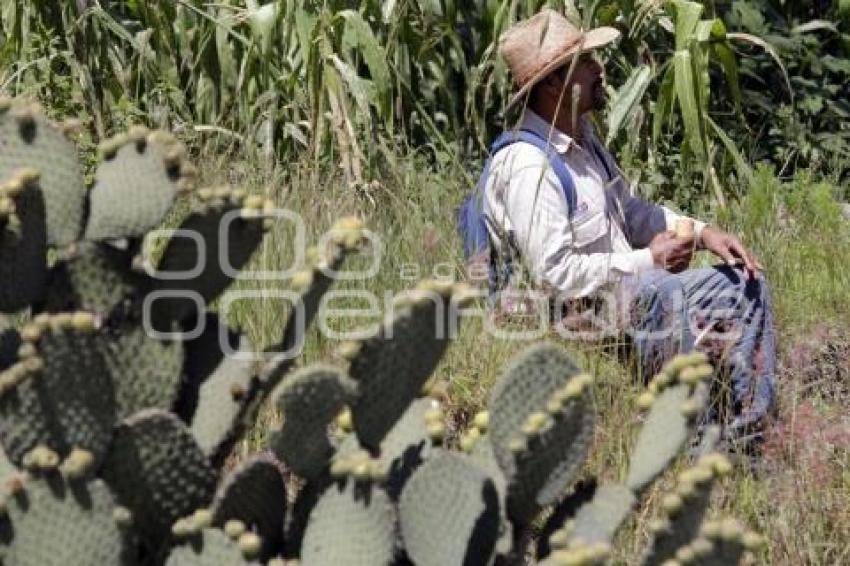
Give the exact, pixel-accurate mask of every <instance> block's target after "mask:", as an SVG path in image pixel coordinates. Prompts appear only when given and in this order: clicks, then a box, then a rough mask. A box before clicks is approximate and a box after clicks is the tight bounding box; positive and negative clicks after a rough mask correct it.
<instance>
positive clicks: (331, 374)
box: [270, 366, 357, 478]
mask: <svg viewBox="0 0 850 566" xmlns="http://www.w3.org/2000/svg"><path fill="white" fill-rule="evenodd" d="M356 391H357V384H356V383H354V382H353V381H352V380H351V379H350V378H349V377H348V376H346V375H345V374H344V373H343V372H341V371H340V370H338V369H336V368H334V367H330V366H310V367H308V368H304V369H303V370H300V371H298V372H297V373H295V374H294V375H292V376H291V377H290V378H288V379H287V380H286V381H284V382H283V383H282V384H281V385H280V387H279V389H278V391H277V393H276V401H275V403H276V404H277V407H278V409H279V410H280V411H281V413H283V426H282V427H281V428H280V430H278V431H276V432H275V433H274V434H273V435H272V438H271V441H270V446H271V448H272V449H273V450H274V451H275V453H277V454H278V456H279V457H280V458H281V459H282V460H283V461H284V462H286V463H287V465H289V466H290V467H291V468H292V469H293V470H294V471H295V473H297V474H298V475H300V476H302V477H305V478H313V477H315V476H316V475H318V474H319V473H321V471H322V470H323V469H324V468H325V467H326V466H327V464H328V462H329V460H330V457H331V456H332V455H333V447H332V446H331V444H330V441H329V440H328V435H327V428H328V425H329V424H330V423H331V422H332V421H333V419H334V418H335V417H336V416H337V415H338V414H339V412H340V411H341V410H342V408H343V406H344V405H345V404H346V403H348V402H350V401H351V399H352V398H353V397H354V395H355V393H356Z"/></svg>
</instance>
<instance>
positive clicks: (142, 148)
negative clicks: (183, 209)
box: [86, 128, 192, 240]
mask: <svg viewBox="0 0 850 566" xmlns="http://www.w3.org/2000/svg"><path fill="white" fill-rule="evenodd" d="M101 153H102V156H103V161H102V162H101V163H100V166H99V167H98V168H97V172H96V173H95V184H94V187H93V188H92V190H91V193H90V196H89V202H90V208H91V212H90V216H89V222H88V226H87V227H86V238H87V239H89V240H109V239H119V238H132V237H139V236H143V235H144V234H145V233H147V232H148V231H149V230H151V229H153V228H155V227H156V226H157V225H159V223H160V222H161V221H162V220H163V219H164V218H165V215H166V214H167V213H168V211H169V210H170V209H171V205H172V203H173V202H174V198H175V197H176V195H177V193H178V192H179V191H180V190H181V188H185V187H186V186H187V184H188V183H190V182H191V174H190V175H187V174H186V173H189V172H191V171H192V168H191V167H187V165H186V164H184V157H183V155H184V153H185V148H184V147H183V145H182V144H180V143H179V142H178V141H177V140H176V139H174V138H173V137H172V136H171V135H169V134H166V133H165V132H149V131H147V130H146V129H144V128H134V129H132V130H131V131H130V132H128V133H127V134H119V135H117V136H115V137H114V138H112V139H110V140H107V141H106V142H104V143H103V144H101Z"/></svg>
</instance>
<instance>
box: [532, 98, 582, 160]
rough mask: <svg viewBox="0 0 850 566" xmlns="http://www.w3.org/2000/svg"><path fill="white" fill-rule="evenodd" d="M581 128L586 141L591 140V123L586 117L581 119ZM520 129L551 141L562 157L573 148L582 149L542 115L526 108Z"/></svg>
mask: <svg viewBox="0 0 850 566" xmlns="http://www.w3.org/2000/svg"><path fill="white" fill-rule="evenodd" d="M579 127H580V128H581V129H582V134H583V135H584V139H589V138H588V136H590V135H593V131H592V129H590V128H589V123H588V121H587V119H586V118H585V117H582V118H579ZM520 128H521V129H523V130H530V131H532V132H534V133H535V134H537V135H539V136H541V137H542V138H543V139H546V140H549V142H550V143H551V144H552V147H554V148H555V151H557V152H558V153H559V154H561V155H564V154H566V153H567V152H568V151H569V150H570V148H571V147H573V146H575V147H579V148H580V146H579V145H578V144H577V143H576V141H575V140H574V139H573V138H572V137H570V136H568V135H567V134H565V133H564V132H562V131H561V130H559V129H558V128H556V127H555V126H554V125H553V124H551V123H549V122H548V121H546V120H544V119H543V118H541V117H540V115H538V114H537V113H536V112H534V111H533V110H529V109H527V108H526V110H525V113H524V114H523V116H522V125H521V126H520Z"/></svg>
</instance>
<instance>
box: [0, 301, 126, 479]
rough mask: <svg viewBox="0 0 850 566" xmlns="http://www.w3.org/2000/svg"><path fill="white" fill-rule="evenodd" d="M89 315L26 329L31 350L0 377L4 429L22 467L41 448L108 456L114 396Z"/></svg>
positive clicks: (39, 320)
mask: <svg viewBox="0 0 850 566" xmlns="http://www.w3.org/2000/svg"><path fill="white" fill-rule="evenodd" d="M94 325H95V319H94V317H92V315H90V314H88V313H83V312H80V313H73V314H72V313H62V314H58V315H52V316H51V315H39V316H38V317H36V318H35V319H34V320H33V322H31V323H29V324H28V325H27V326H25V327H24V329H23V330H22V336H23V338H24V342H25V344H26V345H28V346H29V347H28V348H27V350H29V351H28V352H27V353H26V356H24V357H22V358H21V360H20V361H19V362H17V363H16V364H15V365H13V366H12V367H10V368H8V369H7V370H5V371H4V372H3V373H2V377H0V387H2V391H3V392H2V395H0V429H2V431H3V435H2V437H3V443H4V446H5V448H6V451H7V453H8V454H9V456H10V458H11V459H12V460H13V461H14V462H16V463H18V464H20V463H21V462H22V461H23V458H24V455H25V454H26V453H27V452H28V451H29V450H31V449H32V448H34V447H35V446H37V445H46V446H48V447H50V448H52V449H53V450H55V451H57V452H58V453H59V454H60V455H61V456H66V455H68V454H69V453H70V452H71V450H72V449H73V448H83V449H86V450H89V451H91V452H92V453H93V454H94V456H95V460H96V461H100V459H101V458H102V456H103V455H104V454H105V452H106V450H107V448H108V446H109V442H110V440H111V438H112V426H113V423H114V422H115V410H116V408H115V395H114V390H113V386H112V380H111V378H110V375H109V371H108V368H107V365H106V362H105V361H104V359H103V357H102V356H101V354H100V351H99V346H98V343H99V341H100V339H101V337H100V336H99V335H98V334H97V331H96V330H95V328H94Z"/></svg>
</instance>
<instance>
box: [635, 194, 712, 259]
mask: <svg viewBox="0 0 850 566" xmlns="http://www.w3.org/2000/svg"><path fill="white" fill-rule="evenodd" d="M624 209H625V210H624V213H625V216H626V226H628V230H629V238H630V243H631V245H632V246H634V247H640V248H644V247H646V246H648V245H649V242H651V241H652V238H653V237H655V235H656V234H659V233H660V232H663V231H665V230H674V229H675V228H676V221H677V220H680V219H684V218H690V217H688V216H683V215H681V214H677V213H676V212H673V211H672V210H670V209H669V208H667V207H666V206H660V205H656V204H652V203H650V202H647V201H646V200H644V199H642V198H640V197H631V196H630V197H626V202H625V206H624ZM691 220H693V221H694V234H695V235H696V239H697V241H698V242H699V241H700V239H701V238H702V231H703V229H704V228H705V226H706V224H705V222H700V221H699V220H696V219H693V218H691Z"/></svg>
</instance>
